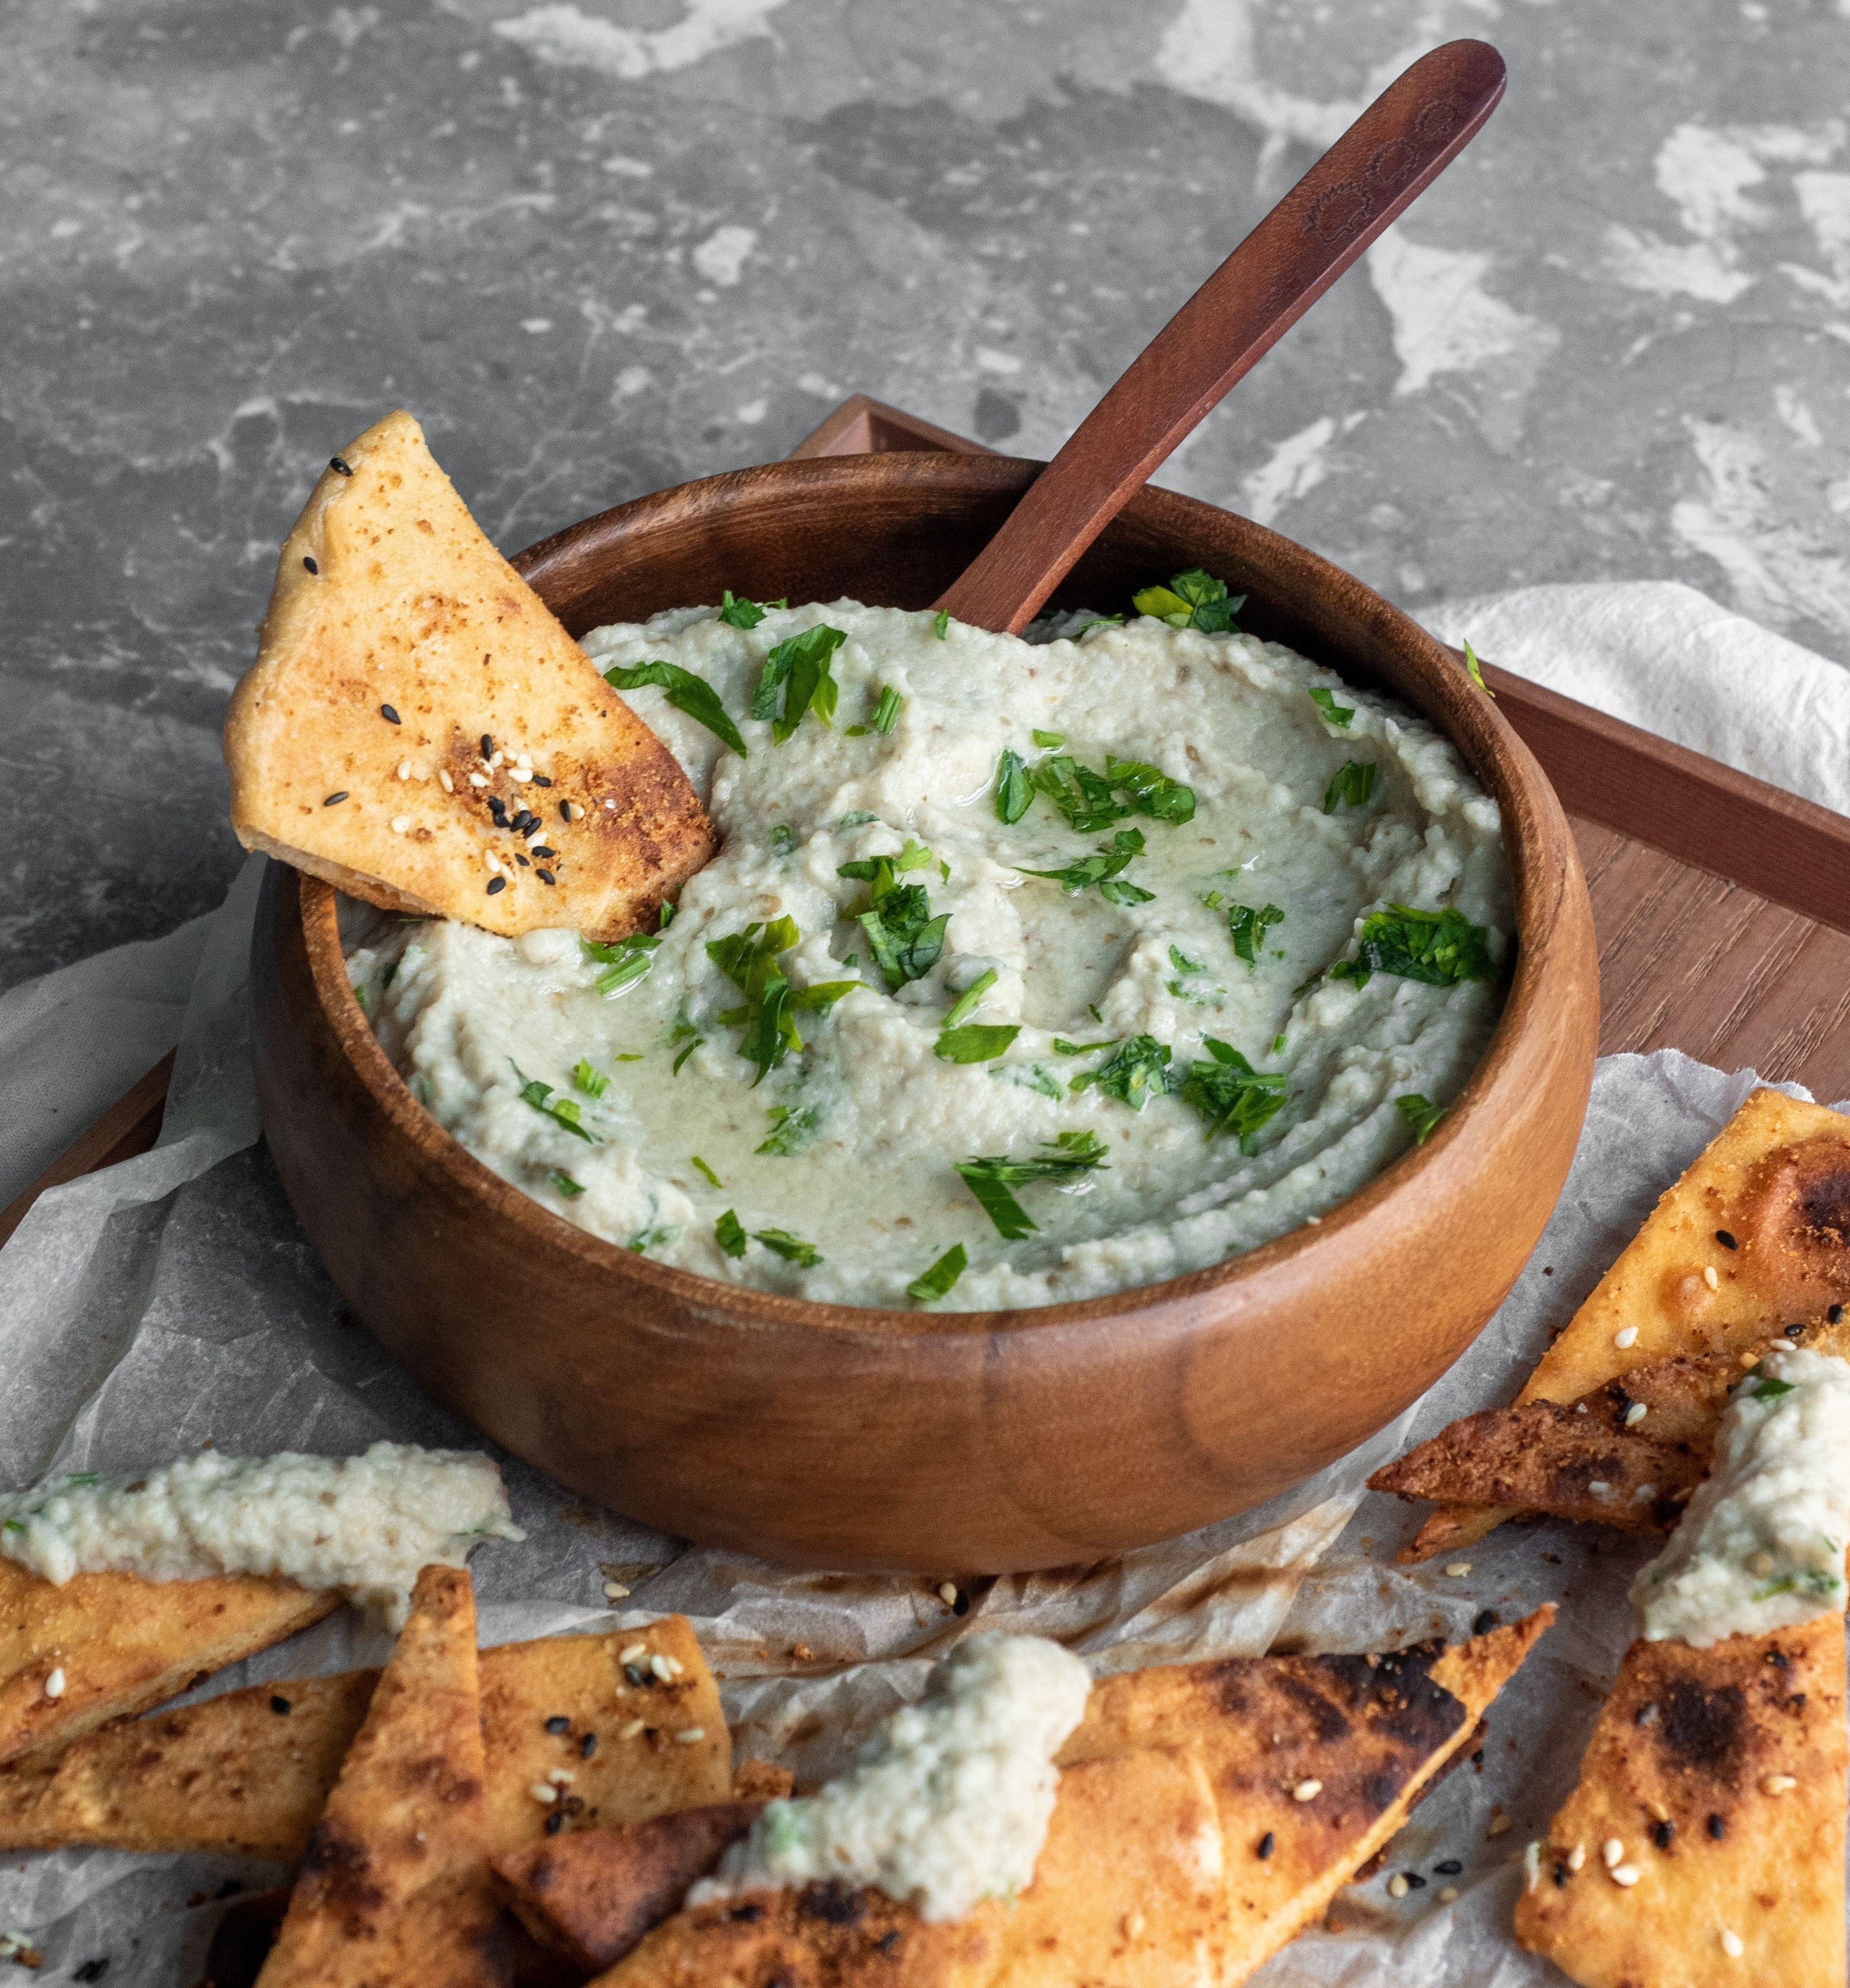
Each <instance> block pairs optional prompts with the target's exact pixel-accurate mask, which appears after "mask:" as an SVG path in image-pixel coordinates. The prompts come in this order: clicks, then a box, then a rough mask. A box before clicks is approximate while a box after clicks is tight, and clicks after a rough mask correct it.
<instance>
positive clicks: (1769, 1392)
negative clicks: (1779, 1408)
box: [1753, 1374, 1794, 1401]
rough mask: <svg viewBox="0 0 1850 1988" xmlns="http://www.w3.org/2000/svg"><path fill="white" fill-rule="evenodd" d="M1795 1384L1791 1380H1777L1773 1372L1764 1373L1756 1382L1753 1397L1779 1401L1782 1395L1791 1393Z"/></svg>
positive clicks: (1759, 1399) (1757, 1399)
mask: <svg viewBox="0 0 1850 1988" xmlns="http://www.w3.org/2000/svg"><path fill="white" fill-rule="evenodd" d="M1793 1385H1794V1384H1793V1383H1792V1382H1791V1381H1778V1380H1775V1379H1774V1377H1773V1376H1772V1375H1771V1374H1762V1375H1760V1378H1758V1379H1757V1380H1756V1381H1755V1382H1754V1393H1753V1398H1754V1400H1755V1401H1777V1400H1778V1399H1779V1398H1780V1396H1781V1395H1789V1394H1791V1391H1792V1389H1793Z"/></svg>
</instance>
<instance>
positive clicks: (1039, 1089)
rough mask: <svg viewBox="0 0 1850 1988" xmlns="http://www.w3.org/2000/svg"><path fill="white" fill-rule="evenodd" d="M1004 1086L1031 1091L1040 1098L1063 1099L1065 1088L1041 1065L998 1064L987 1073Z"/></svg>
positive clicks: (1065, 1092)
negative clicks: (999, 1079)
mask: <svg viewBox="0 0 1850 1988" xmlns="http://www.w3.org/2000/svg"><path fill="white" fill-rule="evenodd" d="M989 1074H990V1076H992V1077H1000V1078H1001V1079H1002V1080H1003V1083H1005V1084H1013V1085H1014V1086H1015V1087H1016V1089H1018V1090H1032V1091H1033V1092H1035V1093H1036V1094H1037V1095H1039V1096H1040V1097H1065V1096H1066V1094H1067V1087H1066V1086H1065V1085H1064V1084H1062V1083H1061V1082H1060V1079H1059V1078H1058V1077H1056V1076H1055V1075H1054V1073H1053V1072H1052V1071H1051V1070H1049V1069H1047V1067H1045V1066H1044V1065H1043V1064H1041V1063H998V1064H996V1067H995V1068H994V1069H993V1070H991V1071H990V1072H989Z"/></svg>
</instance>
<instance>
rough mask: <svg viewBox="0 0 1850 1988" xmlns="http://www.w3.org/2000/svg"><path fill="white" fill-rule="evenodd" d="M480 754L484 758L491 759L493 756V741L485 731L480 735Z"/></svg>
mask: <svg viewBox="0 0 1850 1988" xmlns="http://www.w3.org/2000/svg"><path fill="white" fill-rule="evenodd" d="M494 756H495V742H494V740H493V739H491V738H490V737H489V735H488V734H487V732H483V733H482V758H483V759H493V758H494Z"/></svg>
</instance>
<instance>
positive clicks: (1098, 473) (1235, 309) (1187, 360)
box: [938, 41, 1503, 634]
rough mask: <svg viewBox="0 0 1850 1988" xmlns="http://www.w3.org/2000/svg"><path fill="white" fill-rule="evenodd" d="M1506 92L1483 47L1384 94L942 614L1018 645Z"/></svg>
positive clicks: (1435, 58) (1127, 383) (1228, 267)
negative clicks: (1073, 574)
mask: <svg viewBox="0 0 1850 1988" xmlns="http://www.w3.org/2000/svg"><path fill="white" fill-rule="evenodd" d="M1502 95H1503V58H1502V56H1500V55H1499V54H1498V53H1497V51H1496V49H1493V48H1492V47H1490V46H1489V45H1488V43H1486V42H1473V41H1457V42H1446V44H1445V46H1443V47H1442V48H1437V49H1432V51H1431V52H1429V53H1428V54H1426V55H1423V56H1421V57H1420V59H1419V61H1418V62H1416V63H1414V64H1413V65H1412V66H1411V67H1410V68H1409V69H1406V70H1405V72H1404V73H1402V75H1401V76H1398V77H1397V78H1396V79H1395V81H1394V82H1393V83H1390V84H1389V85H1388V87H1387V89H1386V90H1384V91H1383V92H1382V94H1381V95H1380V96H1378V97H1377V98H1376V99H1375V101H1374V102H1373V103H1371V104H1370V105H1369V106H1368V109H1367V110H1365V111H1364V112H1363V113H1362V114H1361V117H1358V119H1357V120H1355V123H1353V124H1352V125H1351V126H1350V127H1349V129H1348V130H1347V131H1345V132H1344V134H1343V135H1342V136H1341V137H1340V138H1339V139H1338V140H1337V141H1336V143H1335V144H1334V145H1332V146H1331V147H1330V149H1329V150H1328V151H1327V152H1326V153H1325V154H1324V155H1323V157H1321V159H1319V160H1318V161H1317V163H1316V164H1315V165H1314V166H1313V167H1311V170H1310V171H1308V172H1307V173H1306V174H1304V177H1303V178H1302V179H1300V181H1298V182H1297V185H1296V186H1294V188H1292V189H1291V191H1290V192H1289V193H1287V194H1286V195H1285V197H1284V199H1283V200H1281V201H1280V202H1279V203H1278V205H1277V206H1276V207H1275V208H1273V209H1272V211H1271V212H1270V214H1268V215H1266V217H1265V218H1264V219H1263V220H1262V221H1260V224H1259V225H1258V226H1257V227H1256V228H1254V229H1253V232H1251V234H1250V235H1247V237H1246V239H1245V240H1244V241H1243V242H1241V243H1240V246H1239V247H1238V248H1237V249H1235V250H1234V251H1233V254H1232V255H1229V257H1228V258H1227V259H1226V261H1225V262H1223V263H1222V264H1221V265H1220V267H1219V269H1216V271H1215V272H1214V273H1213V275H1212V276H1210V277H1209V279H1208V280H1207V281H1206V282H1205V283H1203V284H1202V286H1201V288H1200V289H1198V290H1197V291H1196V292H1195V294H1194V295H1193V296H1192V297H1191V298H1189V301H1188V302H1187V303H1185V304H1184V305H1183V306H1182V309H1180V310H1179V311H1178V312H1177V313H1175V316H1173V317H1172V318H1171V319H1170V320H1169V323H1167V324H1166V325H1165V326H1163V328H1162V330H1161V331H1159V332H1158V333H1157V334H1156V336H1155V337H1154V338H1153V339H1152V340H1151V341H1150V343H1148V345H1147V346H1145V347H1144V349H1143V350H1142V351H1141V353H1138V356H1137V357H1136V358H1135V360H1132V361H1131V364H1130V366H1129V367H1128V368H1127V369H1126V370H1125V372H1124V373H1123V374H1121V376H1120V377H1119V378H1118V380H1117V381H1116V382H1115V383H1114V384H1113V386H1112V387H1111V389H1110V391H1108V393H1107V394H1105V397H1104V399H1103V400H1101V401H1100V402H1099V404H1098V405H1097V407H1094V409H1093V410H1092V411H1091V414H1088V415H1087V417H1086V418H1085V419H1084V421H1082V422H1081V424H1080V425H1079V427H1078V428H1077V429H1076V430H1075V431H1074V433H1073V434H1072V435H1071V437H1070V438H1069V439H1068V441H1067V444H1066V445H1065V447H1064V448H1062V449H1061V450H1060V453H1059V454H1058V455H1057V456H1055V457H1054V460H1053V461H1052V462H1050V463H1049V464H1048V465H1047V468H1045V469H1044V470H1043V471H1042V472H1041V473H1040V476H1039V477H1038V478H1036V480H1035V482H1034V485H1033V488H1032V489H1030V491H1029V492H1028V493H1027V495H1026V496H1025V497H1024V498H1023V499H1022V501H1021V502H1020V503H1019V504H1018V505H1016V507H1015V509H1014V510H1013V512H1011V513H1010V516H1009V518H1008V519H1007V521H1006V522H1005V523H1004V524H1003V526H1002V528H1001V529H1000V530H999V531H998V532H996V536H994V537H993V539H990V541H989V543H988V544H987V545H986V546H984V547H983V549H982V552H981V553H979V554H978V555H977V556H976V559H975V560H973V561H972V563H971V564H970V566H969V567H968V569H967V570H966V571H965V572H963V573H961V574H959V576H958V578H957V580H956V582H955V584H954V585H952V587H949V589H948V590H946V591H945V593H944V594H943V595H942V597H941V598H940V599H939V602H938V605H939V607H942V608H945V609H946V610H949V613H951V614H954V615H955V617H957V619H958V620H960V621H966V622H968V623H969V624H971V625H972V627H978V628H1001V629H1006V631H1008V632H1009V633H1010V634H1019V633H1020V631H1021V630H1022V629H1023V627H1025V626H1026V624H1027V623H1028V622H1029V621H1030V620H1031V619H1032V618H1033V614H1034V612H1035V610H1037V608H1038V607H1040V604H1041V603H1042V602H1043V601H1044V600H1046V599H1047V596H1048V595H1049V594H1050V593H1052V592H1053V590H1054V587H1056V586H1057V585H1058V584H1059V583H1060V580H1062V579H1063V578H1064V576H1065V575H1066V574H1067V573H1068V572H1069V571H1070V570H1071V568H1072V566H1073V564H1074V561H1075V560H1077V559H1078V557H1079V556H1080V555H1081V553H1083V552H1084V550H1085V549H1086V547H1087V546H1089V545H1090V544H1091V543H1092V541H1093V539H1095V538H1096V537H1097V536H1098V534H1099V532H1101V530H1102V529H1104V526H1105V525H1106V524H1107V523H1108V522H1109V521H1110V520H1111V519H1113V518H1114V517H1115V516H1117V515H1118V512H1119V510H1120V509H1122V507H1123V505H1124V504H1125V500H1126V499H1128V498H1129V496H1130V495H1131V493H1132V492H1134V491H1136V490H1139V489H1141V488H1142V487H1143V485H1145V483H1147V482H1148V481H1149V479H1150V478H1151V477H1152V475H1154V474H1155V472H1156V470H1157V469H1158V468H1159V467H1160V466H1161V465H1162V463H1163V462H1165V461H1166V460H1167V458H1169V455H1170V453H1171V452H1172V451H1173V450H1174V449H1175V448H1176V446H1177V445H1178V444H1179V443H1180V442H1181V441H1182V439H1183V438H1184V437H1185V436H1186V435H1188V434H1190V433H1192V431H1193V430H1194V429H1195V428H1196V427H1197V426H1198V425H1199V424H1200V422H1201V421H1202V418H1203V417H1204V416H1205V415H1206V414H1207V413H1208V412H1209V410H1210V409H1211V408H1212V407H1215V406H1216V405H1217V404H1219V401H1221V400H1222V399H1223V397H1224V396H1225V395H1226V394H1227V392H1228V391H1229V389H1230V388H1231V387H1233V385H1234V384H1235V383H1236V381H1238V380H1240V379H1241V378H1242V377H1243V376H1244V375H1245V374H1246V373H1247V372H1248V371H1249V370H1250V368H1251V367H1253V366H1254V365H1255V364H1256V363H1257V362H1258V361H1259V360H1260V359H1261V358H1263V357H1264V355H1265V354H1266V353H1267V352H1269V351H1270V350H1271V349H1272V347H1273V346H1274V345H1275V344H1277V342H1278V340H1280V338H1282V337H1283V336H1284V334H1285V333H1286V332H1287V331H1288V330H1290V328H1291V326H1293V325H1294V324H1295V323H1297V320H1299V319H1300V317H1302V316H1304V313H1305V312H1306V311H1307V310H1308V309H1310V308H1311V305H1312V304H1314V303H1316V301H1317V299H1318V298H1319V297H1321V296H1322V295H1323V293H1324V291H1325V290H1327V289H1328V288H1329V287H1330V286H1331V284H1332V283H1333V282H1335V281H1336V279H1337V278H1338V276H1341V274H1342V272H1344V270H1345V269H1348V266H1349V265H1350V264H1351V262H1354V261H1355V259H1356V258H1357V257H1358V255H1361V252H1362V251H1363V250H1364V249H1366V248H1367V247H1368V244H1369V243H1370V242H1372V241H1374V240H1375V238H1376V236H1377V235H1379V234H1380V233H1381V232H1382V229H1383V228H1385V227H1386V226H1387V225H1388V223H1389V222H1390V221H1392V220H1393V218H1395V215H1398V214H1400V213H1402V212H1403V211H1405V209H1406V208H1408V207H1409V205H1412V202H1413V201H1415V200H1416V199H1417V198H1419V195H1420V194H1422V192H1424V191H1425V190H1426V188H1428V187H1429V186H1430V185H1431V184H1432V182H1433V181H1434V180H1436V178H1437V177H1439V174H1441V173H1442V172H1443V171H1445V169H1446V167H1447V166H1448V165H1449V164H1451V162H1452V161H1453V159H1455V158H1456V157H1457V156H1458V154H1459V153H1460V152H1461V151H1462V150H1463V149H1464V147H1466V145H1467V144H1470V141H1471V140H1472V139H1473V137H1476V134H1477V133H1478V131H1479V130H1480V129H1481V128H1482V127H1483V123H1484V120H1486V118H1487V117H1489V116H1490V113H1491V112H1492V111H1493V110H1495V108H1496V107H1497V102H1498V100H1499V99H1500V97H1501V96H1502Z"/></svg>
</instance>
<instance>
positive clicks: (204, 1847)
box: [0, 1615, 732, 1861]
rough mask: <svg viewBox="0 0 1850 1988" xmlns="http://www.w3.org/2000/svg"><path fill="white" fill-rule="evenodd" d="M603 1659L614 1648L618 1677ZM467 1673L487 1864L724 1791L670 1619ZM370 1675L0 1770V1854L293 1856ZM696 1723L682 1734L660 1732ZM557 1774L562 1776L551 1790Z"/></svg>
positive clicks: (554, 1642)
mask: <svg viewBox="0 0 1850 1988" xmlns="http://www.w3.org/2000/svg"><path fill="white" fill-rule="evenodd" d="M620 1652H628V1653H630V1656H631V1660H630V1662H629V1664H628V1665H627V1667H626V1666H625V1665H624V1664H623V1663H622V1662H620V1661H619V1653H620ZM658 1657H659V1658H661V1660H662V1661H661V1668H663V1669H665V1670H668V1672H669V1675H668V1677H667V1678H665V1679H664V1678H662V1677H661V1676H658V1675H657V1672H656V1668H655V1659H656V1658H658ZM674 1665H679V1666H680V1668H679V1669H678V1671H676V1670H675V1669H673V1668H671V1667H672V1666H674ZM378 1675H379V1674H378V1672H376V1671H370V1670H369V1671H350V1672H347V1673H346V1674H345V1675H343V1676H340V1677H332V1678H314V1679H306V1680H304V1681H302V1682H282V1683H279V1684H270V1685H254V1686H252V1688H250V1689H248V1690H242V1691H233V1692H224V1693H222V1695H221V1696H218V1697H217V1698H210V1699H205V1700H203V1701H201V1702H200V1703H199V1704H198V1705H191V1706H185V1707H184V1708H183V1709H181V1710H179V1711H178V1712H163V1713H161V1714H160V1715H158V1716H156V1717H154V1718H150V1719H141V1720H137V1721H135V1722H134V1723H127V1724H123V1725H119V1726H112V1727H110V1729H107V1730H106V1731H104V1732H101V1733H93V1734H91V1735H90V1736H88V1737H87V1738H85V1739H79V1740H78V1741H77V1742H76V1743H74V1744H73V1745H71V1746H67V1747H66V1749H65V1750H63V1752H62V1753H59V1755H57V1756H56V1758H55V1759H52V1760H32V1761H29V1762H22V1763H18V1764H16V1765H14V1766H11V1767H0V1849H8V1850H49V1849H59V1848H66V1847H68V1846H70V1845H73V1844H92V1845H96V1846H100V1847H107V1848H114V1849H120V1850H194V1851H223V1852H242V1853H244V1854H248V1855H251V1856H257V1857H274V1858H282V1859H287V1860H290V1861H293V1860H295V1859H296V1858H299V1857H300V1856H301V1854H302V1851H303V1844H305V1843H306V1841H307V1840H308V1835H309V1831H310V1830H312V1829H313V1827H314V1826H315V1824H316V1821H317V1819H318V1818H319V1817H320V1814H321V1811H322V1808H323V1804H325V1803H326V1800H327V1796H328V1791H329V1790H330V1788H332V1787H333V1785H334V1782H335V1780H336V1778H337V1775H338V1774H339V1773H340V1763H341V1761H342V1760H343V1757H344V1756H345V1754H346V1753H347V1746H348V1744H349V1743H350V1741H351V1740H352V1739H353V1735H354V1733H356V1732H357V1730H358V1729H359V1727H360V1722H361V1721H362V1720H363V1719H364V1718H365V1716H366V1711H367V1706H368V1704H369V1703H370V1700H371V1698H372V1695H373V1688H374V1685H375V1684H376V1683H377V1681H378ZM479 1676H480V1681H481V1694H482V1731H483V1737H484V1743H485V1747H486V1767H485V1776H484V1779H485V1806H486V1818H487V1820H486V1825H485V1826H486V1829H487V1833H488V1841H489V1846H490V1848H491V1849H492V1851H495V1852H496V1853H499V1852H501V1851H512V1850H514V1849H516V1848H519V1847H520V1846H521V1845H522V1844H529V1843H537V1842H541V1841H548V1840H556V1838H548V1835H547V1831H548V1829H549V1827H550V1829H551V1830H553V1831H555V1832H556V1831H573V1830H579V1829H587V1828H591V1827H597V1826H598V1825H600V1824H610V1823H620V1822H631V1821H639V1820H641V1819H642V1818H643V1817H648V1816H652V1815H656V1814H661V1813H662V1812H663V1811H664V1810H668V1809H676V1808H688V1807H695V1806H697V1805H698V1804H703V1803H709V1802H714V1801H723V1800H725V1799H726V1798H727V1797H728V1795H729V1793H730V1780H729V1777H730V1772H731V1755H732V1742H731V1738H730V1736H729V1734H728V1733H727V1731H726V1726H725V1718H724V1716H723V1715H722V1712H721V1710H720V1706H719V1692H718V1690H717V1689H716V1688H715V1685H714V1682H713V1677H712V1672H711V1671H709V1668H707V1665H706V1661H705V1658H704V1657H703V1656H702V1655H701V1651H700V1645H699V1643H698V1641H697V1640H696V1638H695V1635H694V1633H693V1631H692V1629H691V1628H689V1627H688V1621H687V1618H685V1616H681V1615H671V1616H666V1617H665V1618H663V1619H662V1620H661V1621H658V1622H653V1623H651V1624H650V1625H649V1626H648V1628H645V1629H638V1630H621V1631H617V1633H616V1634H615V1635H599V1636H553V1637H547V1638H542V1639H541V1640H539V1641H533V1642H526V1643H503V1644H500V1645H497V1646H496V1647H495V1648H493V1649H490V1650H484V1651H483V1652H482V1653H481V1656H480V1658H479ZM632 1679H640V1680H641V1682H633V1681H632ZM697 1729H698V1731H699V1733H700V1734H701V1736H700V1738H699V1739H695V1740H690V1739H681V1738H678V1737H677V1736H678V1735H679V1734H682V1733H692V1732H694V1731H695V1730H697ZM554 1773H566V1774H569V1775H570V1777H572V1778H571V1779H570V1780H569V1781H560V1782H554V1781H553V1780H550V1779H549V1777H550V1776H551V1775H553V1774H554ZM536 1786H537V1787H554V1788H556V1790H557V1792H556V1794H555V1796H554V1797H553V1800H552V1801H551V1802H550V1803H542V1802H540V1801H538V1800H536V1799H535V1798H534V1795H533V1789H534V1788H535V1787H536Z"/></svg>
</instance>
